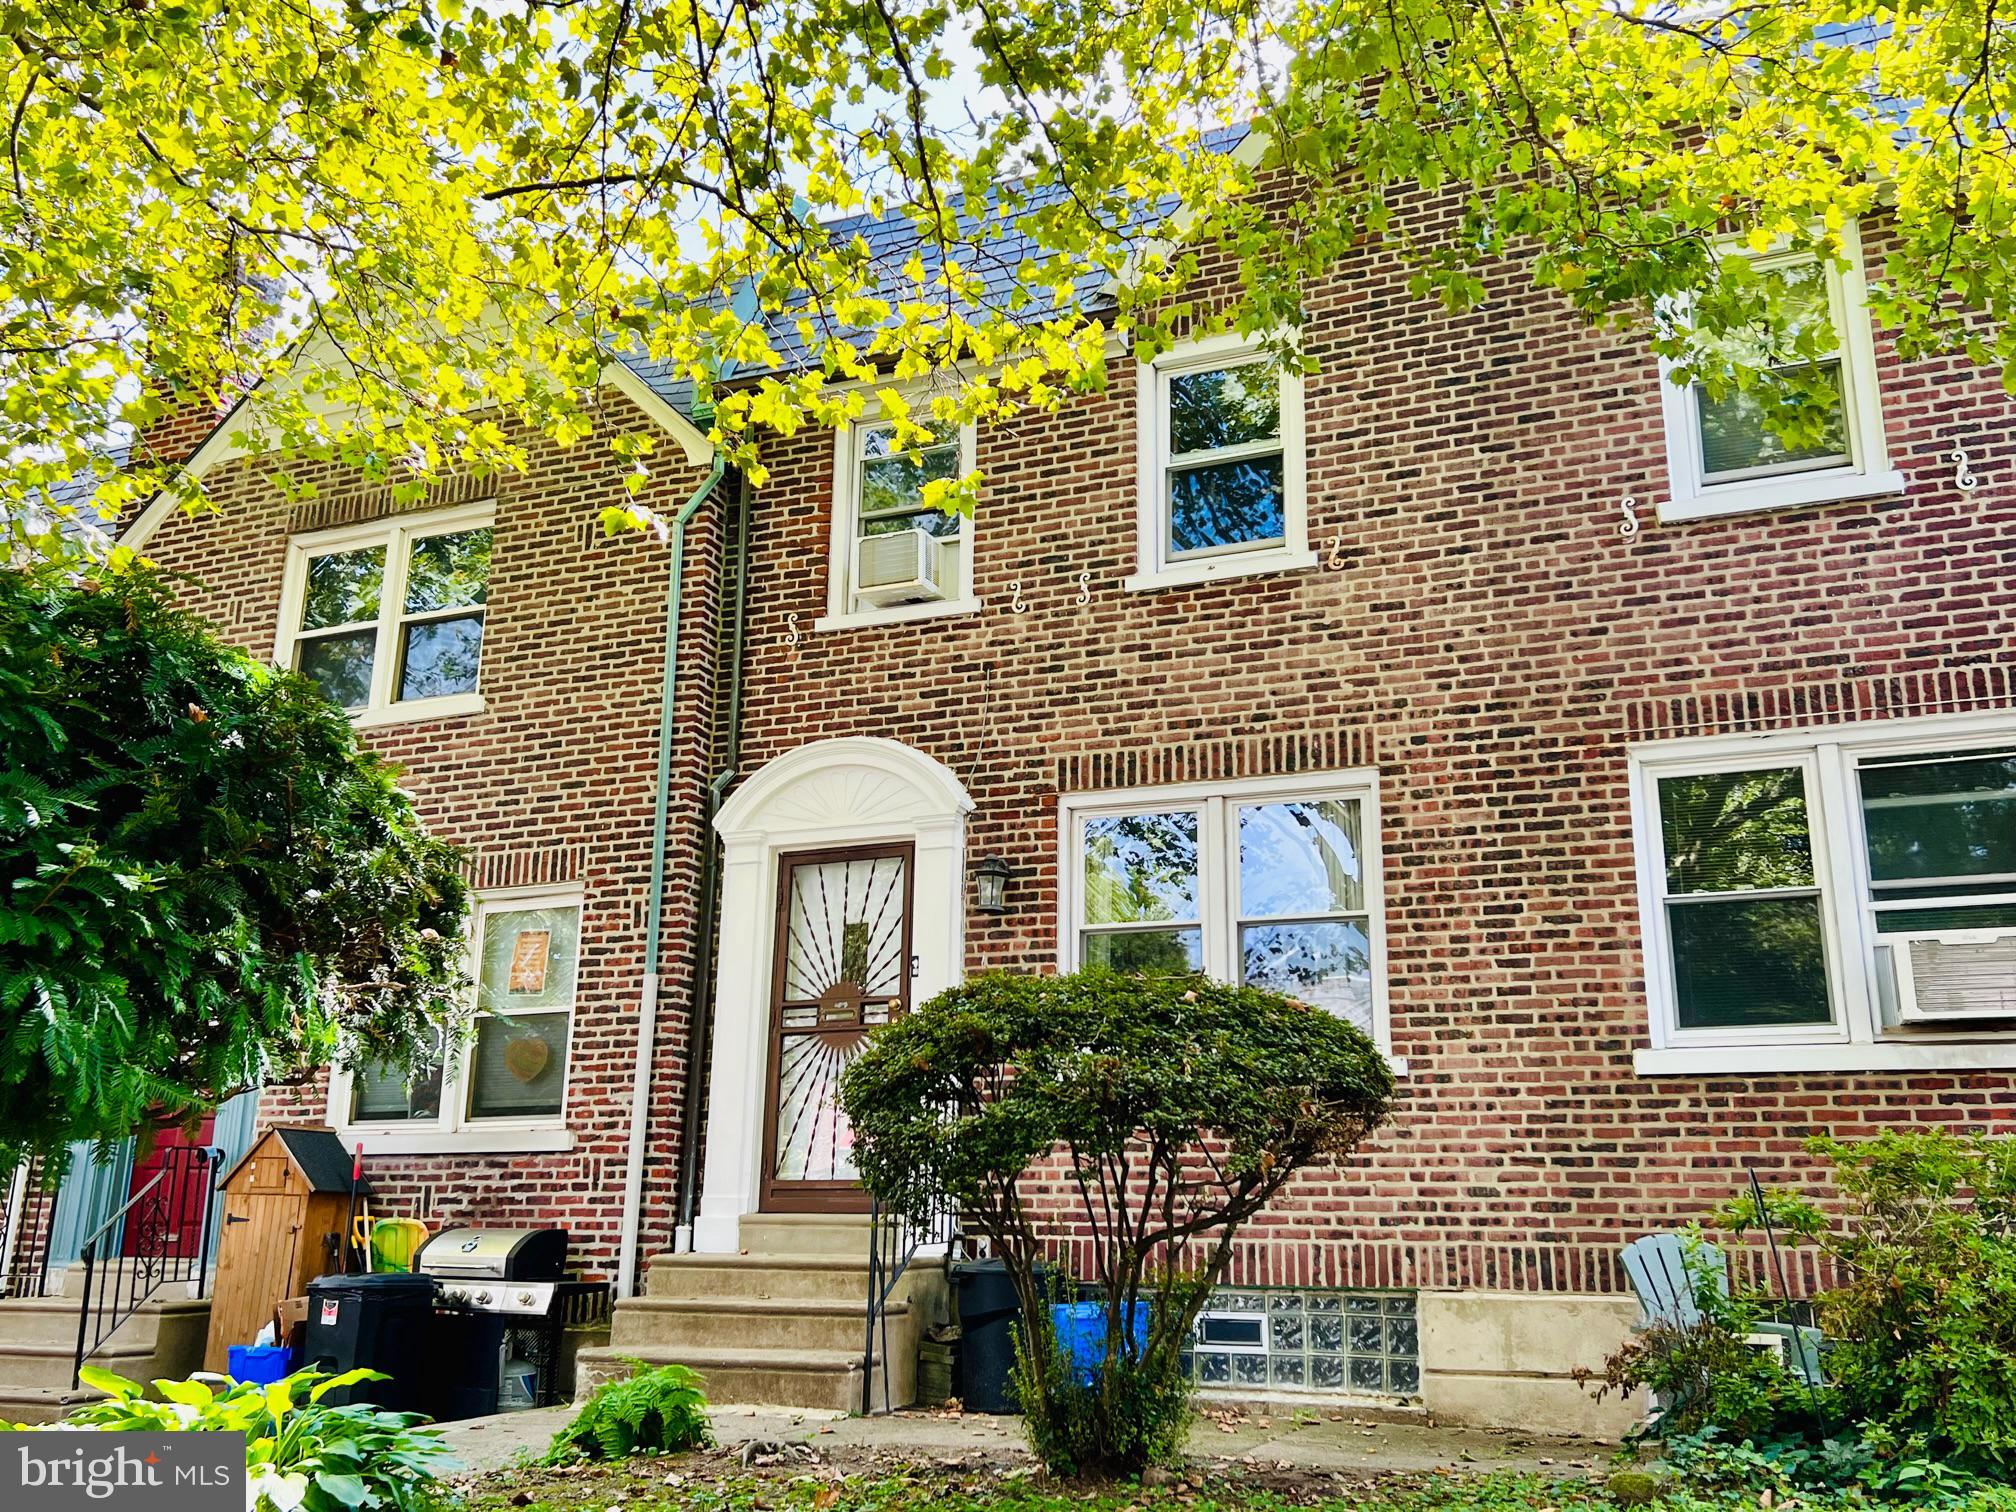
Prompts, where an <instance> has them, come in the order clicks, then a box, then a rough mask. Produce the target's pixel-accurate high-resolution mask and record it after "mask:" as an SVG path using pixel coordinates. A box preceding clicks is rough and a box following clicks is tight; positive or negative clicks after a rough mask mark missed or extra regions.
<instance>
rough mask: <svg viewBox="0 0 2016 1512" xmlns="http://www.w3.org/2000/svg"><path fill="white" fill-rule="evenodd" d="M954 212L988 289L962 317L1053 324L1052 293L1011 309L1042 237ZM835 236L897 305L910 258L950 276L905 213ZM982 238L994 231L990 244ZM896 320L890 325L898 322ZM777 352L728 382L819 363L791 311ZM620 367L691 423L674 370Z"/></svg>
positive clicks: (1099, 276)
mask: <svg viewBox="0 0 2016 1512" xmlns="http://www.w3.org/2000/svg"><path fill="white" fill-rule="evenodd" d="M1248 132H1249V128H1248V127H1246V126H1244V125H1240V126H1231V127H1225V128H1221V129H1220V130H1217V131H1213V132H1210V133H1207V134H1206V136H1205V138H1204V146H1205V150H1207V151H1209V152H1230V151H1232V150H1233V149H1234V148H1236V147H1237V146H1238V145H1239V144H1240V143H1241V142H1243V141H1245V140H1246V137H1247V135H1248ZM1068 193H1069V191H1068V190H1067V189H1066V188H1065V187H1064V186H1062V185H1059V184H1050V185H1045V186H1043V187H1042V188H1041V189H1039V190H1036V191H1034V192H1032V193H1031V194H1030V196H1029V197H1028V199H1027V201H1025V202H1024V203H1023V204H1022V205H1020V206H1018V207H1017V212H1016V213H1017V215H1018V216H1022V215H1029V214H1031V213H1034V212H1038V211H1041V210H1043V209H1045V208H1047V207H1049V206H1051V205H1055V204H1057V203H1059V202H1060V201H1062V200H1063V199H1065V198H1066V197H1067V196H1068ZM950 207H951V209H952V210H953V212H954V214H955V215H956V217H957V221H958V227H959V239H958V240H957V241H956V242H955V243H954V246H953V248H952V255H953V258H954V260H955V261H957V262H958V263H959V264H960V266H961V267H963V268H964V269H966V270H967V271H968V272H969V273H971V274H973V275H976V276H977V277H979V278H980V280H981V281H982V282H983V284H984V285H985V292H984V294H983V295H982V297H981V299H980V300H977V301H963V300H962V301H961V302H960V305H959V306H958V308H959V309H960V310H961V313H963V314H968V315H971V314H973V313H975V312H976V310H977V309H979V308H985V309H986V310H988V311H989V312H990V313H991V312H1001V313H1008V314H1010V315H1011V316H1012V318H1014V319H1016V320H1018V321H1023V322H1026V323H1030V324H1034V323H1035V322H1037V321H1040V320H1046V319H1049V318H1051V317H1052V316H1053V315H1054V314H1055V313H1056V309H1055V307H1054V306H1053V304H1052V302H1051V300H1050V299H1049V297H1048V296H1047V294H1046V293H1044V292H1042V291H1036V290H1028V291H1026V292H1028V294H1029V296H1030V297H1029V299H1028V302H1027V303H1026V304H1024V305H1023V306H1021V307H1020V308H1019V309H1015V310H1012V311H1011V310H1009V308H1008V307H1009V299H1010V296H1011V294H1012V293H1013V291H1014V290H1015V289H1016V288H1017V287H1018V285H1020V278H1019V276H1018V275H1019V272H1020V270H1021V269H1022V267H1023V266H1025V265H1026V264H1029V263H1032V262H1040V261H1041V260H1042V259H1043V258H1044V257H1045V256H1046V253H1045V251H1044V249H1043V247H1042V246H1041V244H1040V243H1039V241H1038V239H1037V237H1036V236H1035V234H1034V233H1033V232H1032V231H1030V230H1027V229H1024V228H1023V227H1022V226H1019V225H1016V224H1014V223H1008V224H1002V225H999V226H998V229H990V228H989V224H988V223H989V221H990V220H991V219H993V218H995V217H997V216H998V215H999V214H1000V213H1001V211H1000V204H999V200H998V199H997V198H996V197H995V196H994V195H991V194H990V195H989V196H988V198H987V202H986V204H985V205H983V206H981V207H979V209H978V210H977V211H974V212H970V213H969V212H968V210H967V208H966V203H965V200H964V198H963V196H954V197H953V198H952V200H951V201H950ZM1176 208H1177V206H1176V202H1175V200H1174V199H1173V198H1172V199H1164V200H1161V201H1158V202H1157V203H1155V204H1152V205H1145V206H1143V207H1142V208H1141V210H1140V212H1139V214H1138V216H1137V217H1136V218H1135V220H1134V221H1133V222H1132V223H1131V224H1130V225H1128V226H1127V227H1126V228H1125V229H1127V230H1130V231H1140V230H1142V229H1144V228H1146V227H1149V226H1153V225H1155V224H1157V223H1159V222H1160V221H1162V220H1165V219H1167V218H1168V217H1169V216H1170V215H1172V214H1174V213H1175V210H1176ZM827 232H828V235H830V236H831V237H832V238H833V240H834V241H836V242H844V241H851V240H853V239H854V238H855V237H857V236H858V237H860V238H861V239H862V240H863V241H865V242H866V243H867V246H868V254H869V257H870V259H871V261H872V265H873V267H874V269H875V271H876V276H877V280H878V283H879V284H880V286H881V288H882V289H883V290H884V291H885V293H886V296H887V297H888V298H889V299H890V300H891V301H892V302H894V301H897V300H900V299H907V298H911V297H913V296H914V294H915V292H916V289H917V287H918V286H917V285H916V284H914V283H913V282H912V281H911V280H910V279H909V278H908V277H907V276H906V275H905V273H904V271H903V268H904V264H905V263H907V262H908V261H909V260H910V257H911V254H912V253H915V254H917V255H918V256H919V257H920V259H921V261H922V263H923V267H924V285H923V287H924V289H925V290H926V291H927V293H928V291H929V290H930V289H931V287H932V285H933V282H934V281H935V280H936V279H937V278H938V277H939V276H940V274H942V273H943V271H944V267H945V257H944V251H943V249H941V248H940V247H939V246H938V245H937V244H936V243H934V242H927V241H926V240H924V239H923V238H921V237H920V236H919V235H918V234H917V228H916V226H915V225H914V224H913V222H912V221H911V218H910V215H909V213H908V212H907V211H904V210H893V211H890V212H888V213H886V214H883V215H855V216H849V217H847V218H846V219H844V220H837V221H834V222H833V223H832V224H831V225H830V226H829V227H827ZM982 232H987V233H988V234H986V235H985V236H984V238H983V236H982V235H981V233H982ZM1105 285H1106V275H1105V274H1104V273H1101V272H1099V271H1097V270H1087V271H1086V272H1084V273H1082V274H1080V275H1079V277H1078V278H1077V280H1076V281H1075V284H1074V286H1073V289H1072V293H1071V298H1072V300H1073V301H1074V302H1075V304H1076V305H1077V306H1078V307H1079V308H1080V309H1083V310H1088V311H1090V310H1097V309H1099V308H1101V307H1102V305H1104V304H1106V303H1108V302H1109V301H1108V298H1107V295H1106V294H1105ZM895 318H896V317H895V316H893V315H892V316H891V317H890V319H891V321H892V322H893V321H894V320H895ZM765 324H766V330H767V334H768V336H769V340H770V346H771V349H772V350H773V351H775V352H776V353H777V355H778V360H777V362H776V363H775V364H773V365H770V366H767V367H753V366H752V367H741V368H737V369H735V370H734V371H733V372H732V373H730V374H727V375H726V376H725V379H724V381H726V382H731V383H732V382H736V381H747V380H751V379H755V378H760V377H764V376H773V375H774V376H782V375H784V374H788V373H795V372H800V371H802V370H804V369H806V368H809V367H812V366H813V365H815V364H816V362H817V360H818V359H817V357H816V355H815V352H814V347H813V346H812V345H808V344H807V343H806V342H805V340H804V339H803V337H802V336H801V335H800V334H799V331H798V316H797V315H796V314H795V313H794V312H793V311H790V310H785V311H780V312H778V313H776V314H773V315H769V316H767V317H765ZM618 360H619V361H621V362H623V364H624V365H625V366H626V367H628V368H629V369H630V370H631V371H632V372H633V373H635V374H636V375H637V376H638V377H639V378H641V379H643V380H644V382H645V384H646V385H647V386H648V387H649V388H650V389H651V391H652V392H653V393H654V394H656V395H657V396H658V397H659V398H661V399H663V400H664V401H665V402H666V403H668V404H671V405H673V406H674V407H676V408H677V409H678V410H679V411H680V413H682V414H685V415H688V416H690V415H691V414H692V413H693V411H692V404H693V384H692V381H691V380H690V379H687V378H684V377H682V376H680V375H679V374H677V373H675V372H673V371H672V370H671V368H670V367H669V365H667V364H665V363H660V362H654V361H651V360H649V359H643V358H635V357H628V356H623V355H621V354H618Z"/></svg>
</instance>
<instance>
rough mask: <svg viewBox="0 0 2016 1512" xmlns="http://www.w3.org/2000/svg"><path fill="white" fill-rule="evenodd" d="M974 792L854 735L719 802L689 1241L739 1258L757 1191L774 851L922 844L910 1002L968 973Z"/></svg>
mask: <svg viewBox="0 0 2016 1512" xmlns="http://www.w3.org/2000/svg"><path fill="white" fill-rule="evenodd" d="M972 811H973V800H972V799H971V798H969V797H967V795H966V789H965V788H964V787H963V786H961V784H960V782H959V779H958V778H957V777H954V776H953V775H952V773H951V771H950V769H948V768H947V767H946V766H945V765H944V763H942V762H940V761H937V760H935V759H934V758H932V757H930V756H927V755H925V754H924V753H923V752H922V751H918V750H913V749H912V748H911V747H909V746H906V745H904V744H903V743H902V742H901V741H896V740H881V739H871V738H868V737H864V736H846V737H842V738H839V739H834V740H820V741H814V742H813V743H812V744H811V745H806V746H800V747H799V748H798V749H797V750H795V751H791V752H789V753H787V754H785V755H783V756H779V757H778V758H777V759H776V760H774V761H772V762H770V763H768V764H767V765H765V766H764V767H762V768H760V769H759V770H758V771H757V772H756V774H755V775H754V776H752V777H751V778H750V779H749V780H748V781H747V782H745V783H744V784H743V785H742V786H741V787H739V788H737V789H736V790H735V793H734V795H733V796H732V797H730V798H729V799H728V801H727V802H726V803H724V804H723V805H722V806H721V812H720V813H719V814H718V815H717V816H716V817H715V820H714V828H715V831H716V832H717V833H718V834H719V835H720V837H721V842H722V846H723V849H724V852H725V854H724V856H723V861H722V868H721V940H720V965H719V967H718V969H717V971H716V974H715V995H714V1044H713V1050H712V1055H711V1060H710V1062H709V1065H708V1070H707V1163H706V1169H705V1172H704V1174H703V1176H702V1178H701V1187H700V1212H699V1216H698V1218H697V1219H696V1220H695V1222H694V1225H693V1248H694V1249H696V1250H700V1251H704V1252H708V1253H715V1254H733V1253H735V1252H736V1251H737V1250H739V1249H740V1248H741V1242H740V1240H741V1220H742V1216H743V1214H745V1213H753V1212H755V1211H756V1210H757V1204H758V1197H759V1194H760V1192H761V1181H760V1177H761V1174H762V1172H761V1165H762V1152H763V1127H762V1120H763V1114H764V1107H765V1101H766V1094H767V1092H768V1081H767V1078H768V1075H769V1065H768V1060H769V1041H770V988H771V964H772V963H771V956H772V954H773V953H774V951H775V948H776V930H777V917H776V915H777V886H778V880H777V858H778V857H779V856H781V855H784V854H786V853H787V852H792V851H804V850H820V849H826V848H829V847H836V846H846V845H859V844H870V843H874V842H878V841H896V840H902V841H908V842H910V844H912V845H913V846H914V847H915V859H914V861H913V863H912V864H913V865H914V867H915V872H914V882H913V886H914V895H913V899H912V904H911V908H912V913H911V947H910V948H911V952H912V954H913V955H914V956H915V958H916V974H915V976H914V977H913V979H912V983H911V989H912V990H911V997H910V1001H911V1002H913V1003H922V1002H924V1001H925V1000H926V999H927V998H929V997H931V996H933V995H934V994H936V993H939V992H942V991H944V990H945V989H946V988H947V987H951V986H953V985H955V984H956V983H958V982H959V981H960V979H961V978H962V976H963V975H964V961H965V923H966V816H967V815H968V814H969V813H971V812H972Z"/></svg>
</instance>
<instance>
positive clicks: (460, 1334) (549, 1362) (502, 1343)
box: [413, 1228, 609, 1421]
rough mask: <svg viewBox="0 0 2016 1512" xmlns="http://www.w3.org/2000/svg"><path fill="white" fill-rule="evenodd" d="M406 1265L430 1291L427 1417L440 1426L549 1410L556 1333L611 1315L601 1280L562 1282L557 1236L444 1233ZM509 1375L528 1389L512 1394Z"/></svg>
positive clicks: (561, 1244) (563, 1248) (555, 1392)
mask: <svg viewBox="0 0 2016 1512" xmlns="http://www.w3.org/2000/svg"><path fill="white" fill-rule="evenodd" d="M413 1268H414V1270H416V1271H419V1272H421V1273H423V1274H425V1275H427V1276H429V1277H431V1278H433V1280H434V1282H435V1284H436V1286H437V1288H438V1290H437V1294H436V1307H435V1333H436V1338H437V1343H438V1346H439V1348H440V1350H441V1359H440V1370H441V1376H440V1379H441V1382H442V1392H441V1398H442V1399H441V1401H440V1403H439V1404H438V1405H439V1410H437V1411H436V1412H435V1414H434V1415H435V1416H436V1417H437V1418H440V1419H442V1420H444V1421H451V1420H454V1419H457V1418H468V1417H487V1416H489V1415H490V1414H491V1413H493V1412H496V1411H498V1410H500V1408H510V1407H532V1406H539V1407H551V1406H557V1405H558V1404H559V1403H560V1402H561V1401H562V1400H564V1398H563V1395H562V1391H561V1383H560V1378H559V1370H558V1368H557V1367H558V1365H559V1363H560V1335H561V1333H562V1331H563V1330H564V1329H566V1328H567V1327H568V1326H569V1325H570V1324H577V1323H593V1322H597V1321H600V1320H601V1319H602V1318H604V1317H606V1316H607V1315H608V1312H609V1283H608V1282H606V1281H568V1280H564V1279H563V1277H565V1275H566V1274H567V1231H566V1230H565V1229H553V1228H548V1229H533V1228H452V1229H443V1230H442V1231H441V1232H440V1233H438V1234H436V1235H435V1236H434V1237H433V1238H431V1239H429V1240H428V1241H427V1242H426V1243H425V1244H424V1245H422V1246H421V1247H420V1253H419V1254H417V1255H416V1256H414V1258H413ZM507 1374H508V1375H516V1376H518V1377H520V1378H521V1379H523V1378H524V1377H526V1376H528V1375H529V1379H530V1381H531V1387H530V1390H527V1391H518V1392H516V1393H514V1392H513V1391H512V1390H511V1389H510V1387H509V1386H508V1385H507V1380H506V1377H507Z"/></svg>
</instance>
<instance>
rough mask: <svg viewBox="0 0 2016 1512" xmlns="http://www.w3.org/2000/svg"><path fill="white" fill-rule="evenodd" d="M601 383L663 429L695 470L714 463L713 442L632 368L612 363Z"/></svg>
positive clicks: (604, 369)
mask: <svg viewBox="0 0 2016 1512" xmlns="http://www.w3.org/2000/svg"><path fill="white" fill-rule="evenodd" d="M602 381H603V382H604V383H606V384H608V385H609V386H610V387H611V388H613V389H615V390H616V392H617V393H619V394H621V395H622V396H623V397H624V398H626V399H628V400H629V401H630V402H631V403H632V404H634V405H636V406H637V408H639V409H641V410H642V411H644V413H645V414H647V415H649V416H650V417H651V418H652V419H653V420H656V421H657V422H658V423H659V424H660V425H661V426H663V427H664V428H665V429H666V431H667V432H669V433H670V434H671V436H672V439H673V440H675V441H677V442H678V443H679V446H680V449H681V450H683V451H684V452H685V453H686V460H687V461H688V462H691V463H692V464H693V465H694V466H695V467H706V466H708V465H709V464H711V463H712V462H713V460H714V443H713V442H712V441H709V440H708V439H707V436H706V433H705V432H704V431H702V430H701V429H700V428H699V427H698V426H697V425H695V424H694V423H693V422H692V421H691V420H688V419H687V418H686V417H685V416H684V415H682V414H680V413H679V411H677V410H676V409H674V408H673V407H672V406H671V405H669V404H667V403H666V402H665V401H664V400H663V399H661V398H659V397H658V395H657V394H656V393H654V392H653V391H652V389H651V386H650V385H649V384H648V383H646V382H645V381H644V380H643V379H642V378H639V377H638V376H637V373H636V370H635V369H633V368H631V367H630V366H628V365H627V364H625V363H622V362H612V363H610V364H609V365H608V366H607V367H605V368H603V369H602Z"/></svg>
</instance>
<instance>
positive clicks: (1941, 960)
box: [1876, 929, 2016, 1025]
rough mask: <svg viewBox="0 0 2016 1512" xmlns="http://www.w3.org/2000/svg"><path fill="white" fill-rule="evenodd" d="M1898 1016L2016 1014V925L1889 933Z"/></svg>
mask: <svg viewBox="0 0 2016 1512" xmlns="http://www.w3.org/2000/svg"><path fill="white" fill-rule="evenodd" d="M1876 950H1877V954H1878V955H1884V954H1887V955H1888V956H1889V957H1890V971H1889V973H1888V975H1889V978H1890V980H1889V984H1888V985H1890V987H1891V988H1892V991H1893V992H1894V1000H1893V1002H1892V1003H1886V1004H1885V1005H1884V1006H1885V1007H1886V1008H1894V1021H1895V1022H1896V1023H1898V1024H1904V1025H1926V1024H1954V1023H1967V1022H1970V1021H1974V1020H1982V1019H2016V929H1948V930H1940V931H1937V932H1933V933H1926V934H1894V935H1884V936H1882V937H1881V942H1880V943H1879V944H1878V945H1877V947H1876Z"/></svg>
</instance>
